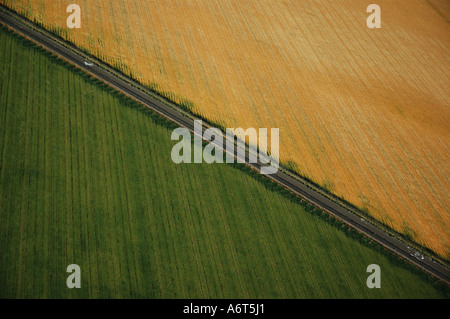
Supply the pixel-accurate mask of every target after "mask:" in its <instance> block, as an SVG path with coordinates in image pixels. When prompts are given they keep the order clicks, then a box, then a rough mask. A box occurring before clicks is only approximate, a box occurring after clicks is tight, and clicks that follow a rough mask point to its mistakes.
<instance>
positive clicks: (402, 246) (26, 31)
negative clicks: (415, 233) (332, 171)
mask: <svg viewBox="0 0 450 319" xmlns="http://www.w3.org/2000/svg"><path fill="white" fill-rule="evenodd" d="M0 9H1V10H0V23H2V24H4V25H6V26H7V27H9V28H11V29H13V30H14V31H16V32H17V33H19V34H21V35H23V36H25V37H27V38H29V39H30V40H32V41H34V42H36V43H37V44H39V45H41V46H43V47H45V48H46V49H47V50H49V51H50V52H52V53H54V54H56V55H58V56H60V57H62V58H63V59H65V60H67V61H69V62H70V63H72V64H74V65H76V66H77V67H79V68H80V69H82V70H83V71H85V72H87V73H89V74H92V75H93V76H95V77H96V78H98V79H100V80H102V81H103V82H105V83H107V84H108V85H110V86H112V87H114V88H115V89H117V90H119V91H120V92H122V93H124V94H125V95H127V96H129V97H132V98H133V99H134V100H137V101H139V102H140V103H142V104H144V105H145V106H146V107H148V108H150V109H152V110H153V111H155V112H157V113H159V114H161V115H163V116H164V117H166V118H168V119H170V120H172V121H174V122H176V123H177V124H179V125H180V126H182V127H186V128H187V129H189V130H190V131H191V132H194V120H195V119H196V118H195V117H194V116H192V115H190V114H188V113H186V112H184V111H182V110H179V109H177V108H175V107H173V106H169V105H168V103H165V102H163V100H164V99H163V98H158V97H156V96H154V95H152V94H149V93H147V92H145V90H146V88H144V87H143V86H142V85H140V84H139V83H137V82H135V81H133V80H131V79H129V78H125V76H122V75H119V74H117V71H114V70H113V69H112V68H111V67H109V66H107V65H105V64H104V63H103V62H101V61H99V60H97V59H95V58H93V57H91V56H87V55H86V54H85V53H84V52H82V51H80V50H79V49H77V48H76V47H73V46H71V45H66V44H65V43H64V45H63V44H61V43H60V42H59V41H57V40H55V39H53V37H52V38H50V37H49V36H47V34H48V32H47V31H45V30H43V29H42V28H40V27H38V26H36V25H34V24H31V23H23V22H22V21H21V19H18V18H17V17H15V14H13V13H12V12H10V11H9V10H7V9H4V8H3V7H0ZM207 128H208V126H207V125H204V126H203V128H202V130H205V129H207ZM224 151H225V152H226V150H225V149H224ZM233 155H234V156H235V154H233ZM245 160H246V163H248V164H249V165H251V166H252V167H254V168H256V169H258V171H259V170H260V169H261V167H262V165H261V164H259V163H249V159H248V155H247V153H246V156H245ZM267 176H268V177H269V178H271V179H272V180H273V181H275V182H277V183H279V184H281V185H283V186H285V187H287V188H288V189H289V190H291V191H292V192H294V193H295V194H298V195H300V196H301V197H302V198H304V199H306V200H308V201H309V202H311V203H313V204H314V205H316V206H318V207H320V208H321V209H323V210H325V211H327V212H329V213H330V214H331V215H333V216H334V217H336V218H337V219H339V220H341V221H343V222H344V223H346V224H347V225H349V226H351V227H352V228H354V229H355V230H357V231H358V232H360V233H363V234H365V235H366V236H368V237H369V238H371V239H373V240H374V241H376V242H378V243H379V244H381V245H382V246H384V247H385V248H387V249H389V250H390V251H392V252H393V253H395V254H396V255H398V256H400V257H402V258H404V259H406V260H408V261H409V262H410V263H412V264H414V265H415V266H417V267H419V268H421V269H422V270H424V271H425V272H427V273H429V274H431V275H432V276H434V277H436V278H437V279H439V280H442V281H444V282H445V283H446V284H447V285H449V284H450V271H449V269H448V268H447V267H446V266H444V265H443V264H441V263H439V262H436V261H434V260H433V259H432V258H431V257H429V256H427V255H426V254H425V253H422V252H419V251H417V250H416V249H414V248H412V247H410V246H409V245H408V244H407V243H405V242H404V241H402V240H400V239H398V238H396V237H394V236H393V235H391V234H389V233H387V232H386V231H384V230H383V229H381V228H379V227H377V226H376V225H374V224H373V223H371V222H369V221H366V220H364V219H363V218H361V216H359V215H357V214H355V213H354V212H351V211H350V210H349V208H348V207H345V205H342V204H340V203H339V200H336V199H335V198H331V196H330V195H327V194H324V193H322V192H320V191H319V190H317V189H315V188H314V187H311V185H310V184H309V182H308V181H307V180H305V179H303V178H302V177H300V176H297V175H294V174H292V173H290V172H287V171H285V170H284V169H283V168H280V170H278V172H277V173H275V174H272V175H267Z"/></svg>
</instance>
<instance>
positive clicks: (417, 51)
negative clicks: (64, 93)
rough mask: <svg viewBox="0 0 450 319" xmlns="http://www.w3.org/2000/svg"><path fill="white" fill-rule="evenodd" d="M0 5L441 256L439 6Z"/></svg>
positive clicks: (445, 243)
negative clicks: (274, 149)
mask: <svg viewBox="0 0 450 319" xmlns="http://www.w3.org/2000/svg"><path fill="white" fill-rule="evenodd" d="M72 2H73V1H54V0H53V1H50V0H47V1H45V0H33V1H31V0H15V1H8V0H0V3H3V4H5V5H7V6H8V7H11V8H13V9H15V10H16V11H18V12H19V13H21V14H23V15H24V16H26V17H27V18H29V19H31V20H35V21H37V22H39V23H41V24H42V25H44V26H45V27H46V28H48V29H49V30H52V31H54V32H55V33H57V34H59V35H60V36H62V37H64V38H66V39H68V40H70V41H72V42H73V43H75V44H76V45H78V46H79V47H81V48H84V49H86V50H87V51H89V52H91V53H92V54H94V55H96V56H98V57H100V58H101V59H103V60H104V61H106V62H108V63H110V64H111V65H113V66H116V67H117V68H119V69H121V70H122V71H123V72H124V73H127V74H129V75H130V76H132V77H134V78H136V79H138V80H140V81H141V82H142V83H144V84H147V85H149V86H152V87H153V88H155V89H157V90H159V91H161V92H165V94H166V95H168V96H170V97H171V98H172V99H173V100H175V101H177V102H179V103H181V104H184V105H185V106H189V107H192V111H193V112H194V113H196V114H199V115H201V116H203V117H205V118H207V119H210V120H211V121H213V122H216V123H220V124H222V125H223V126H226V127H238V126H240V127H279V128H280V143H281V147H280V158H281V161H282V162H283V163H285V164H289V166H290V167H291V168H293V169H294V170H296V171H297V172H298V173H300V174H302V175H304V176H307V177H309V178H310V179H312V180H314V181H315V182H317V183H318V184H321V185H322V186H324V187H326V188H327V189H329V190H330V191H331V192H333V193H335V194H337V195H339V196H341V197H343V198H345V199H346V200H348V201H349V202H351V203H353V204H355V205H357V206H359V207H361V208H363V209H364V210H366V211H367V212H368V213H369V214H370V215H372V216H373V217H375V218H376V219H378V220H380V221H382V222H383V223H385V224H386V225H388V226H390V227H392V228H393V229H395V230H397V231H399V232H401V233H403V234H406V235H407V236H409V237H411V238H412V239H413V240H415V241H416V242H418V243H419V244H422V245H424V246H426V247H428V248H430V249H432V250H434V251H435V252H436V253H438V254H439V255H441V256H443V257H444V258H447V259H448V258H449V257H450V253H449V252H450V249H449V237H450V236H449V229H450V227H449V226H450V216H449V211H450V209H449V208H450V199H449V196H448V194H449V192H450V184H449V178H448V176H449V168H450V167H449V164H448V158H449V157H450V151H449V146H448V145H450V144H449V141H450V130H449V125H448V123H449V119H450V110H449V105H450V96H449V90H448V83H450V73H449V72H448V70H449V67H450V58H449V57H450V54H449V53H450V52H449V50H450V47H449V41H448V39H449V35H450V28H449V17H450V10H449V5H448V1H444V0H429V1H428V0H390V1H387V0H380V1H377V4H378V5H380V7H381V10H382V28H381V29H377V30H371V29H368V28H367V26H366V18H367V16H368V14H367V13H366V8H367V6H368V4H370V3H372V2H371V1H365V0H364V1H355V0H344V1H322V0H316V1H276V2H274V1H269V0H266V1H239V0H236V1H222V0H217V1H211V0H199V1H175V0H169V1H144V0H141V1H125V0H122V1H94V2H93V1H86V0H83V1H81V0H80V1H77V3H79V4H80V6H81V8H82V28H81V29H79V30H68V29H67V27H66V18H67V15H68V14H67V13H66V12H65V10H66V7H67V5H68V4H70V3H72Z"/></svg>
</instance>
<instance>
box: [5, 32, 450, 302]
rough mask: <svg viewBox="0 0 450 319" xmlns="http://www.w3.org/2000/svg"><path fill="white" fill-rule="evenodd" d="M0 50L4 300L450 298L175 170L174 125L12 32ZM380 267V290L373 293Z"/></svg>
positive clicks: (419, 278) (325, 231)
mask: <svg viewBox="0 0 450 319" xmlns="http://www.w3.org/2000/svg"><path fill="white" fill-rule="evenodd" d="M0 43H1V47H0V83H1V86H0V119H1V123H0V147H1V148H0V221H1V222H0V297H1V298H12V297H15V298H130V297H132V298H143V297H146V298H151V297H153V298H180V297H186V298H198V297H203V298H210V297H217V298H221V297H229V298H261V297H266V298H277V297H285V298H289V297H310V298H314V297H316V298H325V297H329V298H336V297H339V298H345V297H349V298H368V297H371V298H395V297H398V298H412V297H416V298H420V297H422V298H436V297H441V298H442V297H446V296H447V294H448V293H447V292H445V291H444V290H440V289H437V288H436V287H435V286H434V285H433V284H432V281H430V280H428V279H426V278H424V275H421V274H420V273H419V272H418V271H417V270H410V269H408V268H407V267H405V263H403V262H400V261H397V262H395V259H393V257H392V256H391V255H389V254H388V253H385V252H382V251H378V250H374V249H373V247H370V245H368V244H364V243H362V242H361V241H359V240H357V239H354V238H352V237H350V236H347V235H346V233H345V232H344V231H342V230H339V229H337V228H336V227H335V226H334V225H332V224H330V223H327V222H325V221H324V220H322V219H321V218H319V217H317V216H315V215H312V214H310V213H308V212H307V211H306V210H307V206H305V205H299V204H297V203H294V202H293V201H291V200H290V199H288V198H287V197H286V196H283V195H281V194H280V193H278V192H274V191H270V190H269V189H268V188H267V187H266V186H265V185H264V184H263V183H262V182H261V181H259V180H258V179H255V178H254V177H252V176H251V175H250V174H248V173H244V172H242V171H241V170H238V169H235V168H233V166H231V165H225V164H224V165H207V164H198V165H194V164H193V165H189V166H183V165H176V164H173V163H172V161H171V160H170V150H171V144H172V141H171V140H170V133H171V130H170V129H169V128H168V127H167V124H165V123H164V121H163V120H161V119H159V118H158V117H156V116H155V115H154V114H152V113H150V112H149V111H147V110H145V109H143V108H140V107H138V106H137V105H136V104H134V103H132V102H131V101H130V100H126V99H123V98H122V97H120V96H118V95H117V94H116V93H114V92H113V91H111V90H110V89H108V88H106V87H104V86H102V85H101V84H99V83H97V82H96V81H95V80H92V79H89V78H88V77H86V76H85V75H83V74H82V73H80V72H77V71H74V70H71V69H69V68H68V67H67V66H66V65H64V63H63V62H61V61H57V60H56V59H54V58H52V57H49V56H48V55H46V54H43V53H42V52H41V51H40V50H37V49H36V48H35V47H33V46H30V45H29V43H28V42H24V41H23V40H20V38H18V37H17V36H15V35H11V34H10V33H7V32H5V31H4V29H1V32H0ZM193 190H195V191H193ZM374 262H376V263H377V264H379V265H380V266H381V268H382V270H383V283H384V284H383V289H374V290H371V289H368V288H367V287H366V285H365V280H366V277H367V273H366V272H365V269H366V267H367V265H368V264H371V263H374ZM71 263H77V264H78V265H80V267H81V269H82V288H81V289H73V290H70V289H67V287H66V285H65V280H66V278H67V275H68V274H67V273H66V272H65V269H66V267H67V265H69V264H71Z"/></svg>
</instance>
